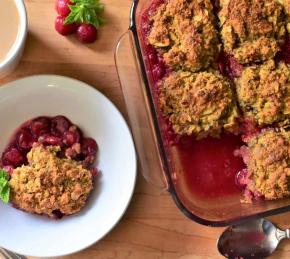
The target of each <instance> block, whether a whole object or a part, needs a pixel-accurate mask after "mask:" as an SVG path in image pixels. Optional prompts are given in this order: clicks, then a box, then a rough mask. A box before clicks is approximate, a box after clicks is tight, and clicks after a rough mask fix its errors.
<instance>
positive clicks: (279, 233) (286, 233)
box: [276, 228, 290, 242]
mask: <svg viewBox="0 0 290 259" xmlns="http://www.w3.org/2000/svg"><path fill="white" fill-rule="evenodd" d="M276 238H277V239H278V241H279V242H280V241H281V240H282V239H284V238H290V229H286V230H281V229H278V228H277V230H276Z"/></svg>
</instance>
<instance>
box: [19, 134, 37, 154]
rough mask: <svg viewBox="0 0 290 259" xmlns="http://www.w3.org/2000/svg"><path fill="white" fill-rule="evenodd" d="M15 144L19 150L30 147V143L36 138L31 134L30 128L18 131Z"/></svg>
mask: <svg viewBox="0 0 290 259" xmlns="http://www.w3.org/2000/svg"><path fill="white" fill-rule="evenodd" d="M16 141H17V146H18V147H19V148H20V149H21V150H25V151H28V150H29V149H31V147H32V144H33V143H34V142H36V141H37V140H36V138H35V137H34V136H33V135H32V134H31V132H30V130H28V129H23V130H21V131H20V133H19V134H18V137H17V140H16Z"/></svg>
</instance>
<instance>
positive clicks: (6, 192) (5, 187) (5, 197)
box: [0, 168, 10, 203]
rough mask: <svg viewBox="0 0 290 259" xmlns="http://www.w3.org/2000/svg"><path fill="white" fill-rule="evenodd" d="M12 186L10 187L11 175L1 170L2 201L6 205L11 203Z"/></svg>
mask: <svg viewBox="0 0 290 259" xmlns="http://www.w3.org/2000/svg"><path fill="white" fill-rule="evenodd" d="M9 196H10V186H9V174H8V173H7V172H6V171H5V170H3V169H1V168H0V199H1V200H2V201H3V202H4V203H8V202H9Z"/></svg>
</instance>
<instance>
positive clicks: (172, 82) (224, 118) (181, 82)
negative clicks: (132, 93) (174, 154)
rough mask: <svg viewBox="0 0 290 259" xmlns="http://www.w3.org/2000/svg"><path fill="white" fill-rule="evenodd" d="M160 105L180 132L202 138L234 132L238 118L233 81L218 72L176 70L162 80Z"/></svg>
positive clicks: (175, 129) (175, 128)
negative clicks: (232, 88) (225, 130)
mask: <svg viewBox="0 0 290 259" xmlns="http://www.w3.org/2000/svg"><path fill="white" fill-rule="evenodd" d="M159 90H160V107H161V110H162V111H163V113H164V114H165V115H167V116H168V117H169V120H170V122H171V124H172V127H173V130H174V131H175V132H176V133H177V134H181V135H191V134H194V135H196V137H197V138H198V139H199V138H203V137H206V136H208V135H210V136H218V135H219V133H220V132H221V130H222V128H225V129H227V130H230V131H234V130H235V128H236V119H237V117H238V112H237V107H236V104H235V101H234V97H233V93H232V90H231V86H230V83H229V82H228V81H227V80H226V79H225V78H223V77H222V76H221V75H220V74H219V73H217V72H201V73H190V72H175V73H172V74H170V75H169V76H168V77H166V78H165V79H164V80H163V81H162V82H161V83H160V89H159Z"/></svg>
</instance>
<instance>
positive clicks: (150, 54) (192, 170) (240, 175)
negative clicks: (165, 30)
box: [139, 0, 290, 199]
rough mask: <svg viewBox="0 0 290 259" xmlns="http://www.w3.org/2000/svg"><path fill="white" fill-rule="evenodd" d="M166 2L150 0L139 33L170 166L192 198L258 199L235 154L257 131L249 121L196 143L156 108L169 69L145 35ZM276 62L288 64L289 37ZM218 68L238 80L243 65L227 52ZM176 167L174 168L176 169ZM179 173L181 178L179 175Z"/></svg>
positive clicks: (218, 63)
mask: <svg viewBox="0 0 290 259" xmlns="http://www.w3.org/2000/svg"><path fill="white" fill-rule="evenodd" d="M164 2H166V0H153V1H152V2H151V4H150V7H149V8H148V9H147V10H145V11H144V12H143V14H142V16H141V20H140V27H139V30H140V33H141V39H142V40H141V41H142V47H143V58H144V62H145V64H146V69H147V71H146V72H147V74H148V78H149V79H151V81H152V84H151V91H152V96H153V100H154V103H155V106H156V110H157V113H158V114H157V115H158V123H159V127H160V129H161V134H162V138H163V141H164V143H165V146H166V149H167V150H171V149H172V148H173V149H174V158H173V157H171V156H172V152H171V151H170V152H168V154H169V156H170V158H169V160H170V163H171V164H172V166H173V168H174V167H175V168H174V170H177V171H178V170H179V169H181V170H180V172H182V173H181V174H182V177H184V179H185V182H186V185H187V187H188V189H190V190H191V191H192V193H194V195H199V196H202V197H203V198H215V197H223V196H226V195H229V194H234V193H237V194H238V193H240V191H241V190H243V191H244V193H245V195H246V196H247V195H248V196H252V197H253V198H255V199H259V198H260V196H259V194H258V193H252V192H250V191H249V190H248V189H247V181H248V178H247V175H248V172H247V170H246V169H245V167H246V166H245V164H244V162H243V159H242V157H243V158H244V159H245V156H241V155H235V151H236V150H237V149H239V148H240V147H241V146H242V145H243V142H242V140H244V141H245V140H247V139H248V138H249V137H251V136H253V135H255V134H257V133H259V132H260V130H261V129H260V128H258V127H257V125H255V124H254V123H253V122H252V121H250V120H249V119H247V118H244V119H243V120H242V121H240V135H239V136H234V135H231V134H223V135H222V136H221V138H220V139H213V138H206V139H203V140H200V141H196V140H195V139H194V137H185V136H178V135H176V134H175V133H174V132H173V130H172V127H171V125H170V123H169V122H168V120H167V119H166V118H164V116H163V115H162V113H161V112H160V109H159V100H158V82H159V81H160V80H162V78H163V77H164V76H166V75H167V74H168V73H169V72H170V71H171V70H170V69H169V68H168V67H167V66H166V65H165V64H164V61H163V58H162V55H161V54H160V53H159V52H158V50H157V49H155V48H154V47H153V46H152V45H150V44H149V42H148V35H149V33H150V30H151V27H152V21H151V20H150V18H151V17H152V16H153V15H154V14H155V13H156V10H157V8H158V7H159V6H160V5H161V4H162V3H164ZM219 2H220V1H219V0H212V3H213V6H214V12H217V11H218V10H219V9H220V4H219ZM277 58H278V60H282V61H284V62H286V63H290V37H289V36H288V37H287V38H286V40H285V43H284V45H283V46H281V51H280V53H279V54H278V56H277ZM216 62H217V65H218V67H219V70H220V72H221V74H222V75H224V76H226V77H228V78H229V79H230V80H234V79H235V78H237V77H239V76H240V75H241V73H242V70H243V69H244V66H243V65H241V64H239V63H238V62H237V60H236V59H235V58H234V57H233V56H232V55H229V54H227V53H224V52H221V53H220V55H219V57H218V59H217V61H216ZM177 166H178V167H179V168H176V167H177ZM181 174H180V175H181Z"/></svg>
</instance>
